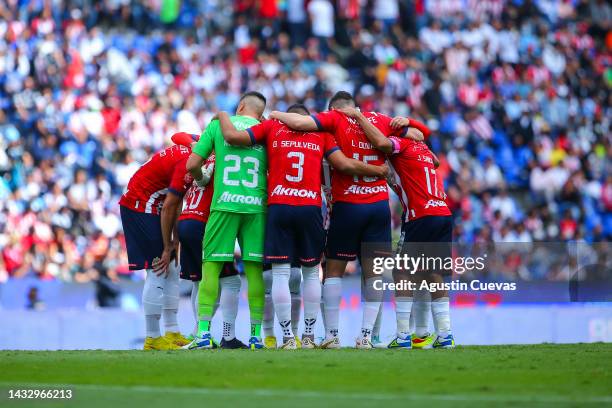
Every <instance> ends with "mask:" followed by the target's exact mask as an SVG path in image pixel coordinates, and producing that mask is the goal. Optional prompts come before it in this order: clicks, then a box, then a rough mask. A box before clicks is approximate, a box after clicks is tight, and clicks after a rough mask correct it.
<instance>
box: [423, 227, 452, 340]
mask: <svg viewBox="0 0 612 408" xmlns="http://www.w3.org/2000/svg"><path fill="white" fill-rule="evenodd" d="M423 219H424V220H425V221H426V222H427V224H428V227H427V228H428V231H430V233H431V234H432V236H431V241H432V244H431V245H430V246H429V250H428V251H427V252H425V254H426V255H428V256H430V257H432V256H433V257H439V258H442V259H446V258H448V257H451V256H452V234H453V224H452V218H451V217H450V216H448V217H440V216H430V217H424V218H423ZM449 273H452V271H445V270H435V271H429V277H428V281H429V282H435V283H442V282H444V276H445V275H447V274H449ZM431 313H432V316H433V321H434V325H435V327H436V335H437V337H436V340H435V341H434V343H433V347H434V348H453V347H455V340H454V338H453V334H452V332H451V321H450V301H449V296H448V291H446V290H444V291H435V292H432V293H431Z"/></svg>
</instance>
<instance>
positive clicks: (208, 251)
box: [185, 211, 240, 349]
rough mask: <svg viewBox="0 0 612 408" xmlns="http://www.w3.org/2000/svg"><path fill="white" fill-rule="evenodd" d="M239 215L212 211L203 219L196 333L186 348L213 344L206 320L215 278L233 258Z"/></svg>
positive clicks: (216, 293) (214, 294) (213, 297)
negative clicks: (204, 229) (204, 220)
mask: <svg viewBox="0 0 612 408" xmlns="http://www.w3.org/2000/svg"><path fill="white" fill-rule="evenodd" d="M239 225H240V219H239V218H237V217H236V216H235V214H233V213H228V212H224V211H213V212H211V214H210V217H209V218H208V222H207V223H206V231H205V233H204V255H203V259H204V261H203V263H202V278H203V279H202V282H201V283H200V287H199V292H198V333H197V336H196V338H195V339H194V340H193V341H192V342H191V343H190V344H188V345H187V346H185V347H186V348H189V349H198V348H213V340H212V337H211V334H210V324H211V321H212V317H213V314H214V309H215V304H216V303H217V298H218V296H219V278H220V275H221V272H222V271H223V266H224V264H225V262H232V261H233V259H234V243H235V241H236V235H237V233H238V229H239Z"/></svg>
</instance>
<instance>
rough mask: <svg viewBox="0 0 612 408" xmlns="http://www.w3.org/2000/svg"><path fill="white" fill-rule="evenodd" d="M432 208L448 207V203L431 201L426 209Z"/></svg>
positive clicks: (426, 205)
mask: <svg viewBox="0 0 612 408" xmlns="http://www.w3.org/2000/svg"><path fill="white" fill-rule="evenodd" d="M432 207H447V205H446V203H445V202H444V201H442V200H429V201H427V204H425V208H432Z"/></svg>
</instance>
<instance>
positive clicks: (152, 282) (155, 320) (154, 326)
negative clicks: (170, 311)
mask: <svg viewBox="0 0 612 408" xmlns="http://www.w3.org/2000/svg"><path fill="white" fill-rule="evenodd" d="M146 273H147V277H146V279H145V283H144V287H143V289H142V306H143V308H144V314H145V328H146V336H147V337H153V338H156V337H159V336H161V332H160V329H159V319H160V318H161V314H162V306H163V296H164V278H162V277H159V276H157V275H155V273H154V272H153V270H152V269H147V271H146Z"/></svg>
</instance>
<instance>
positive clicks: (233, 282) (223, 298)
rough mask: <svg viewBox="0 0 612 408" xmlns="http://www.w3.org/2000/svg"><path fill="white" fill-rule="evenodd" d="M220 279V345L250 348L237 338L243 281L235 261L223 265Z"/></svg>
mask: <svg viewBox="0 0 612 408" xmlns="http://www.w3.org/2000/svg"><path fill="white" fill-rule="evenodd" d="M219 281H220V286H221V295H220V296H219V304H220V306H221V314H222V317H223V338H222V339H221V344H220V346H221V348H224V349H242V348H248V347H247V346H246V345H245V344H244V343H242V342H241V341H240V340H238V339H237V338H236V317H237V316H238V301H239V295H240V286H241V281H240V275H238V271H237V270H236V268H235V267H234V263H233V262H226V263H225V264H224V265H223V271H222V272H221V278H220V279H219Z"/></svg>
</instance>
